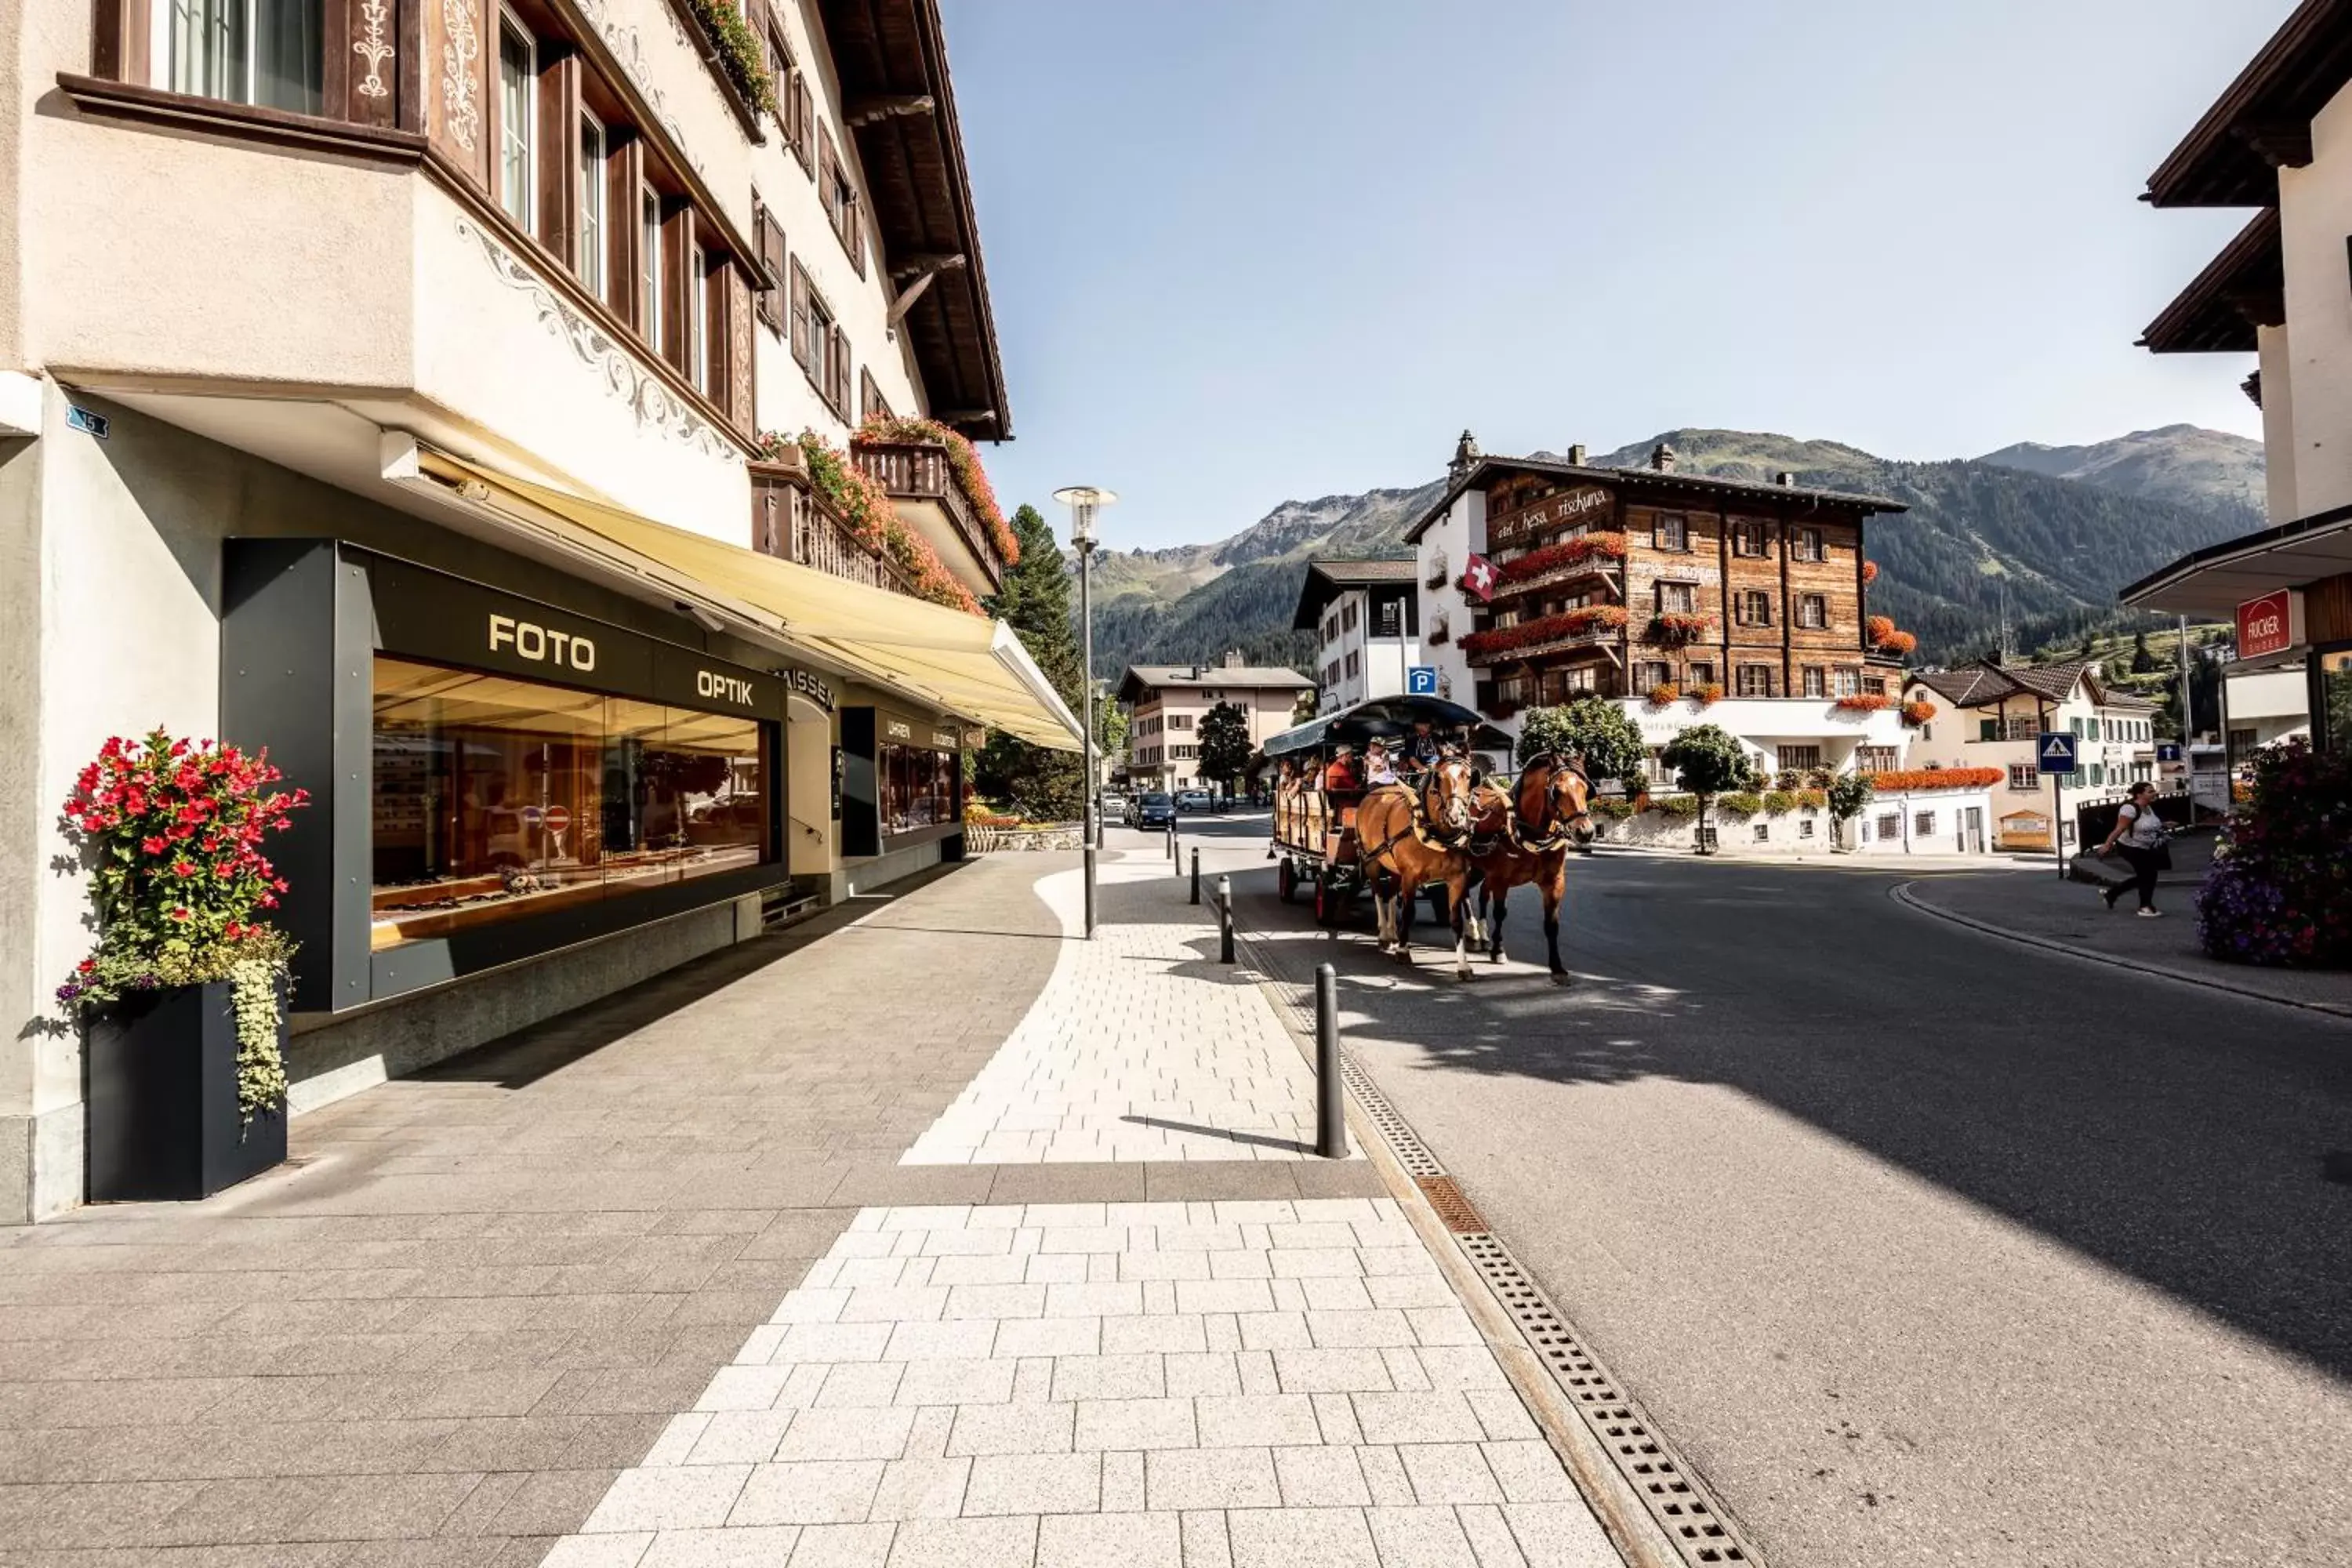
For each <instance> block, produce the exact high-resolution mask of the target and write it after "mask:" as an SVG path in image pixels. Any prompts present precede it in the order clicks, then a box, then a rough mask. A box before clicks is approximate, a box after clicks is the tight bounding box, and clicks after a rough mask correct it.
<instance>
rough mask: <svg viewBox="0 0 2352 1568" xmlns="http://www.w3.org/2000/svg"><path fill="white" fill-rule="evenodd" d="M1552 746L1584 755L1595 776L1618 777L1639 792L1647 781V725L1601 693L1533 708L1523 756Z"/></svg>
mask: <svg viewBox="0 0 2352 1568" xmlns="http://www.w3.org/2000/svg"><path fill="white" fill-rule="evenodd" d="M1544 752H1559V754H1560V755H1562V756H1566V757H1578V758H1581V759H1582V760H1583V763H1584V771H1585V773H1587V774H1589V775H1590V776H1591V777H1592V778H1593V779H1595V780H1601V779H1616V780H1618V781H1620V782H1621V783H1622V784H1624V786H1625V787H1626V789H1628V790H1630V791H1635V792H1638V791H1639V790H1640V789H1641V787H1642V783H1643V779H1642V764H1643V762H1644V761H1645V760H1647V758H1648V756H1649V754H1650V753H1649V748H1648V747H1646V746H1644V745H1643V743H1642V731H1641V727H1640V726H1639V725H1637V724H1635V723H1634V722H1633V720H1631V719H1629V718H1627V717H1626V716H1625V710H1624V709H1623V708H1622V707H1620V706H1619V705H1618V704H1616V703H1614V702H1612V701H1609V700H1607V699H1605V698H1600V697H1580V698H1579V699H1577V700H1575V701H1573V702H1571V703H1570V704H1568V706H1566V707H1565V708H1530V709H1529V710H1528V712H1527V716H1526V717H1525V718H1523V719H1521V720H1520V721H1519V746H1518V758H1519V761H1520V762H1521V763H1525V762H1527V761H1528V759H1529V758H1531V757H1538V756H1541V755H1542V754H1543V753H1544Z"/></svg>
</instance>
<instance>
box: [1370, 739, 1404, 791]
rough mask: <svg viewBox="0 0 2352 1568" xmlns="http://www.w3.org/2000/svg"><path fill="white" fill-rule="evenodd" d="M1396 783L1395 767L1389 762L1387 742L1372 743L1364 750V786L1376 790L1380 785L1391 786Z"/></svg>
mask: <svg viewBox="0 0 2352 1568" xmlns="http://www.w3.org/2000/svg"><path fill="white" fill-rule="evenodd" d="M1396 782H1397V771H1396V766H1395V764H1394V763H1391V762H1390V761H1389V746H1388V742H1386V741H1374V742H1371V744H1370V745H1368V746H1366V747H1365V748H1364V783H1365V784H1366V785H1367V786H1368V787H1370V788H1372V789H1378V788H1380V787H1381V785H1382V784H1394V783H1396Z"/></svg>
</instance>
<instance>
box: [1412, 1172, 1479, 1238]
mask: <svg viewBox="0 0 2352 1568" xmlns="http://www.w3.org/2000/svg"><path fill="white" fill-rule="evenodd" d="M1413 1184H1414V1185H1415V1186H1417V1187H1419V1188H1420V1189H1421V1195H1422V1196H1423V1197H1425V1198H1427V1199H1428V1200H1429V1206H1430V1207H1431V1208H1433V1209H1435V1210H1436V1211H1437V1217H1438V1218H1439V1219H1441V1220H1444V1222H1445V1228H1446V1229H1448V1230H1450V1231H1452V1232H1453V1233H1454V1235H1456V1236H1483V1235H1485V1234H1486V1221H1485V1220H1483V1219H1480V1218H1479V1217H1478V1211H1477V1210H1476V1209H1475V1208H1472V1207H1471V1206H1470V1200H1469V1199H1468V1198H1466V1197H1465V1196H1463V1195H1462V1184H1460V1183H1459V1182H1456V1181H1455V1180H1454V1178H1453V1177H1451V1176H1422V1177H1419V1178H1417V1179H1416V1180H1415V1181H1414V1183H1413Z"/></svg>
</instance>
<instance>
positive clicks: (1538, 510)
mask: <svg viewBox="0 0 2352 1568" xmlns="http://www.w3.org/2000/svg"><path fill="white" fill-rule="evenodd" d="M1612 499H1613V498H1612V496H1611V494H1610V492H1609V491H1608V490H1606V489H1602V488H1601V486H1599V485H1579V486H1577V487H1576V489H1572V490H1562V491H1561V492H1560V493H1559V494H1558V495H1556V496H1547V497H1545V498H1544V499H1543V500H1539V501H1538V502H1536V504H1535V505H1533V506H1531V507H1529V508H1528V509H1527V510H1525V511H1518V512H1513V513H1511V514H1510V515H1509V516H1507V517H1506V518H1504V519H1503V521H1502V522H1501V524H1500V526H1501V527H1502V528H1503V529H1505V530H1506V531H1509V532H1511V533H1514V534H1517V533H1522V532H1525V531H1528V530H1530V529H1537V528H1553V527H1558V526H1559V524H1561V523H1564V522H1574V521H1577V520H1579V519H1580V518H1591V517H1593V516H1594V515H1596V514H1598V513H1601V512H1605V511H1607V510H1609V507H1610V504H1611V501H1612Z"/></svg>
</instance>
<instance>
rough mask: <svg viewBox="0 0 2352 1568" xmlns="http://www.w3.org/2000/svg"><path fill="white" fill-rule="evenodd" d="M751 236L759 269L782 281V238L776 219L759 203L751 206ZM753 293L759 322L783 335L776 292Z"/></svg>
mask: <svg viewBox="0 0 2352 1568" xmlns="http://www.w3.org/2000/svg"><path fill="white" fill-rule="evenodd" d="M751 235H752V241H753V243H754V244H756V245H758V246H759V247H760V265H761V267H762V268H765V269H766V270H767V272H768V273H769V275H770V276H772V277H774V278H777V279H782V277H783V275H784V268H783V255H782V253H783V248H784V245H783V236H782V234H780V233H779V232H778V231H777V229H776V215H775V214H773V213H772V212H770V211H769V210H768V208H767V205H766V204H765V203H763V202H761V201H758V200H754V201H753V202H752V203H751ZM753 293H754V295H755V297H756V299H757V300H758V309H759V312H760V320H761V321H765V322H766V323H767V324H768V325H769V326H771V327H773V328H776V329H777V330H778V331H782V328H783V324H784V318H783V313H782V308H781V305H780V302H779V301H778V300H777V297H776V296H777V290H775V289H771V288H768V287H766V286H764V285H762V286H761V287H759V288H757V289H754V290H753Z"/></svg>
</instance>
